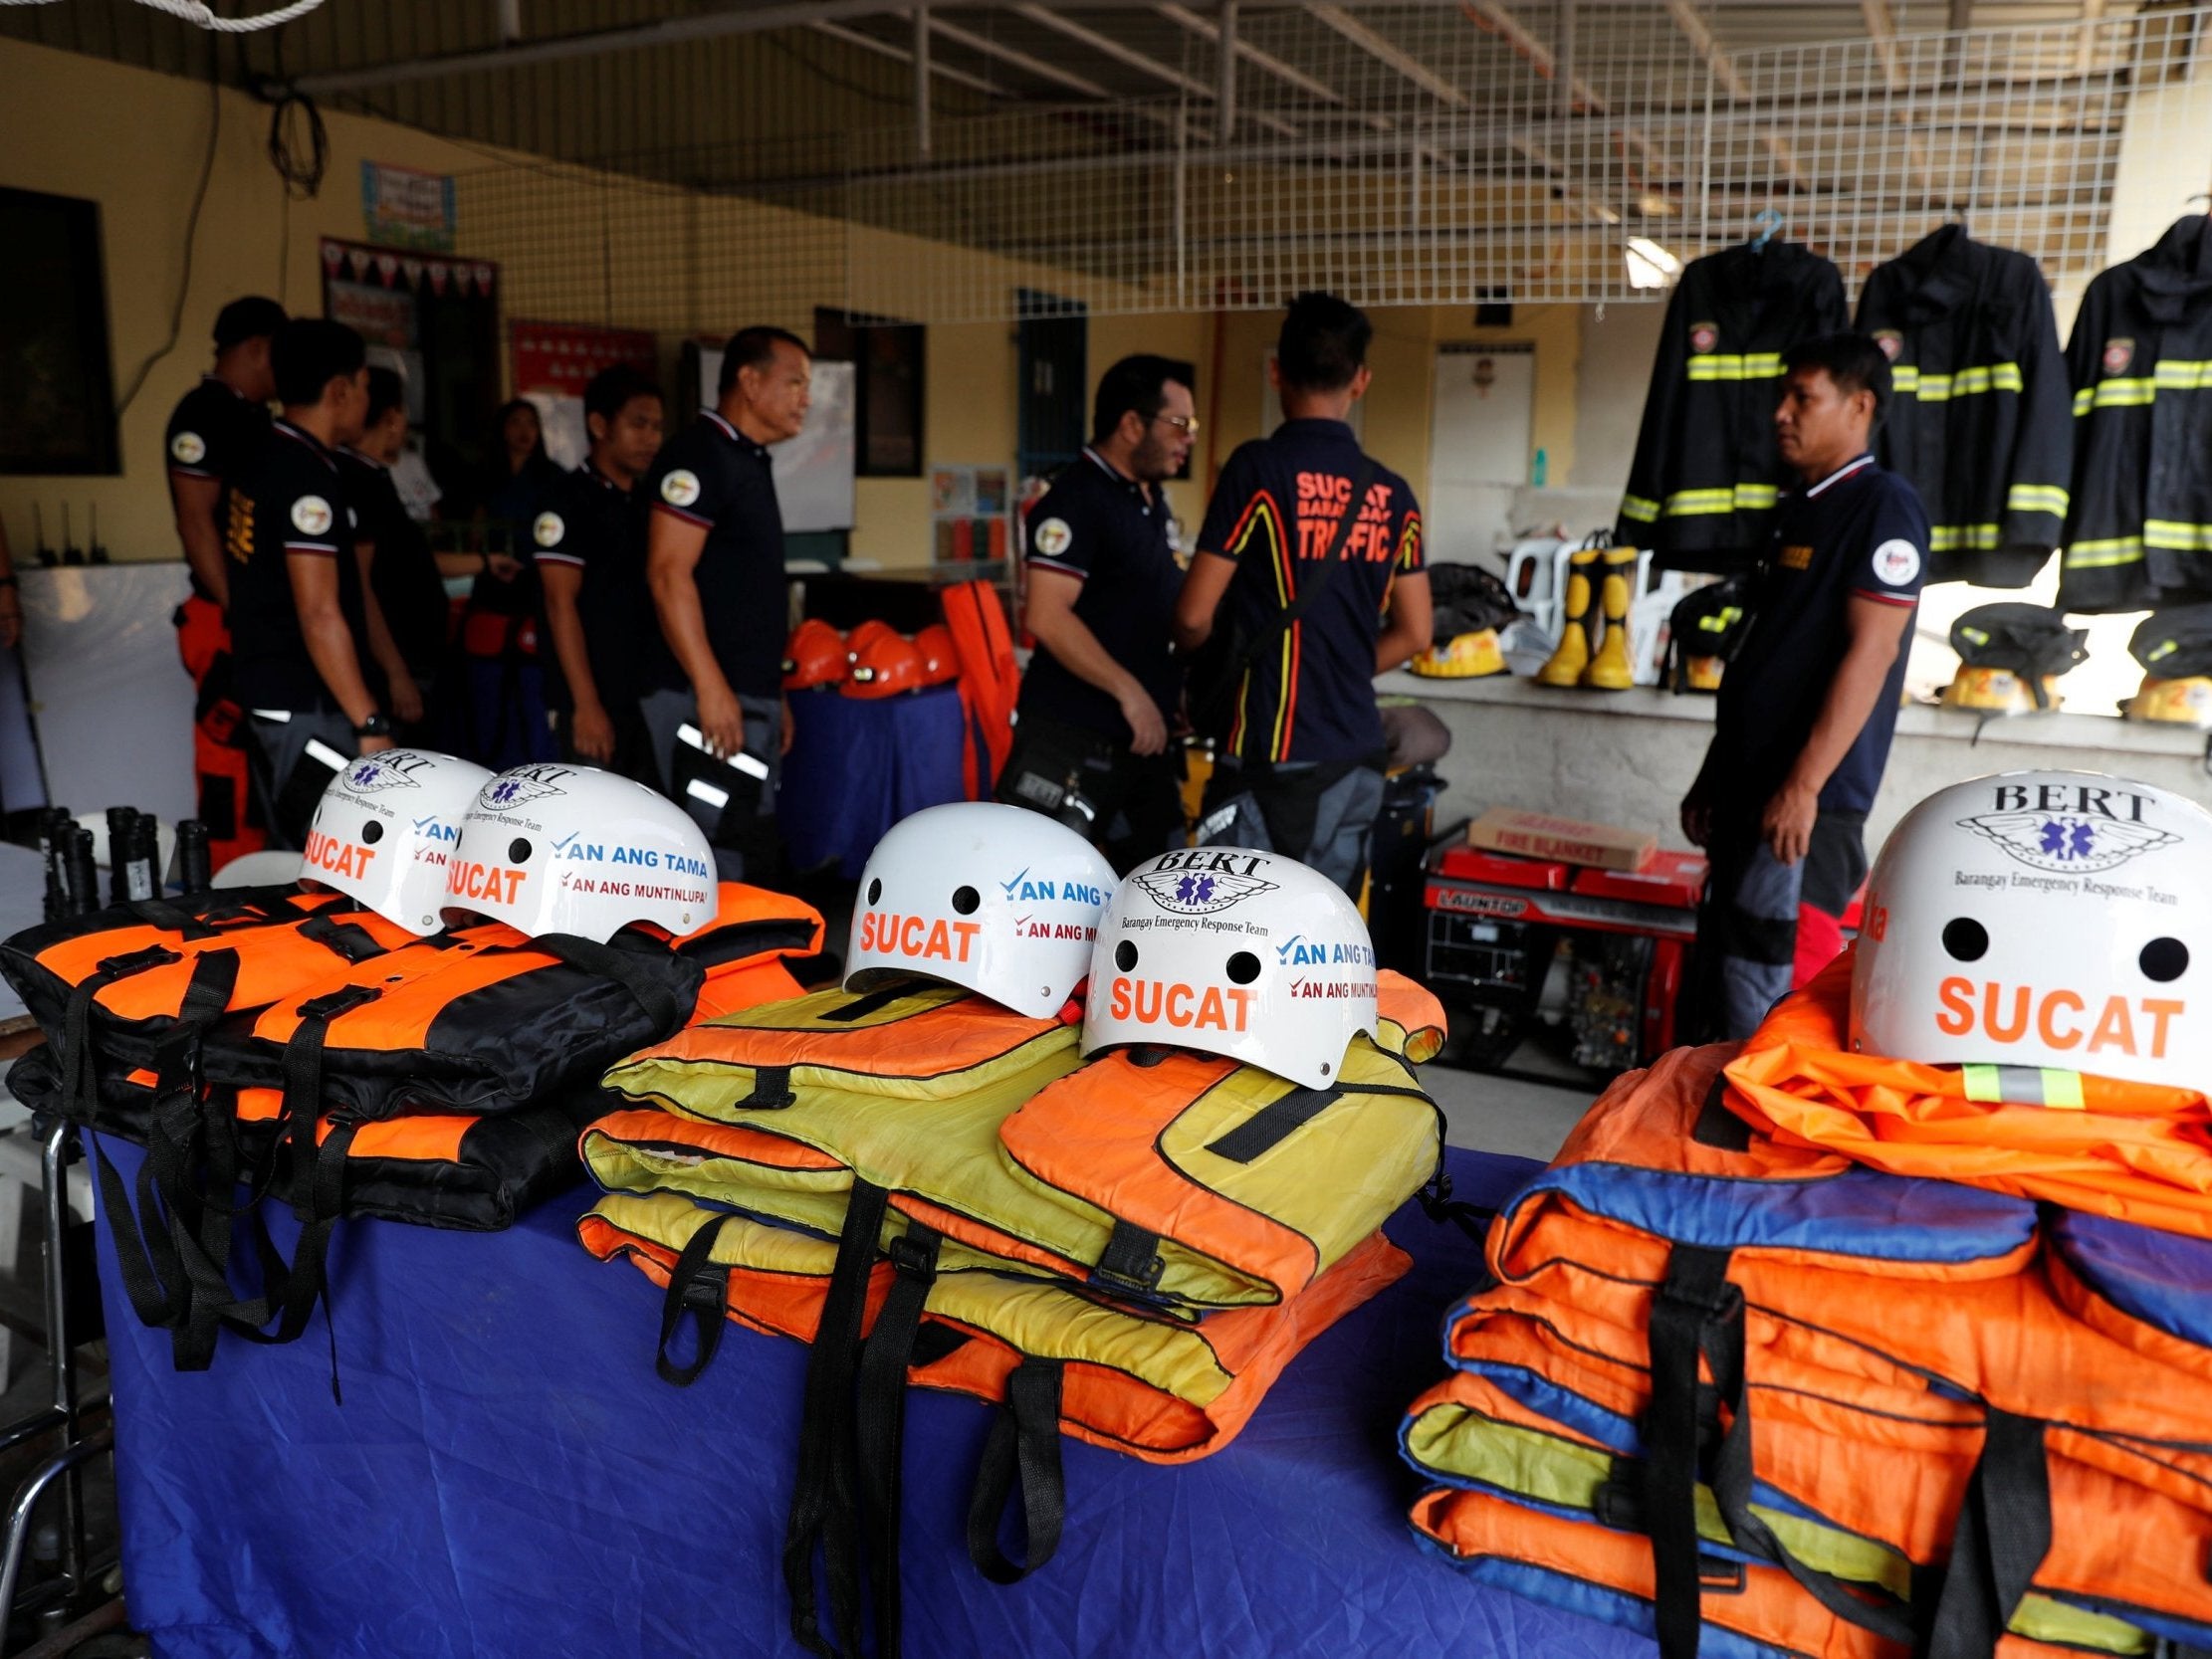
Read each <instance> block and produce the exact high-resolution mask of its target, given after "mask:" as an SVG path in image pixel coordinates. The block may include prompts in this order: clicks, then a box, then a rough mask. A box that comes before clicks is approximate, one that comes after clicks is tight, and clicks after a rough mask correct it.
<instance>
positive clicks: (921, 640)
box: [914, 622, 960, 686]
mask: <svg viewBox="0 0 2212 1659" xmlns="http://www.w3.org/2000/svg"><path fill="white" fill-rule="evenodd" d="M914 645H915V648H916V649H917V650H919V651H920V652H921V653H922V684H924V685H925V686H950V685H951V684H952V683H953V682H954V681H955V680H958V679H959V678H960V647H959V646H958V645H956V644H954V642H953V631H952V629H950V628H948V627H946V626H945V624H944V623H942V622H932V623H931V624H930V625H929V626H928V627H926V628H924V629H923V630H921V632H919V633H917V634H916V635H915V636H914Z"/></svg>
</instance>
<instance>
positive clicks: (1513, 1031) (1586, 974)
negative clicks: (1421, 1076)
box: [1422, 843, 1705, 1072]
mask: <svg viewBox="0 0 2212 1659" xmlns="http://www.w3.org/2000/svg"><path fill="white" fill-rule="evenodd" d="M1704 885H1705V861H1704V859H1703V858H1701V857H1700V856H1699V855H1697V854H1695V853H1677V852H1666V851H1656V852H1653V853H1651V854H1650V855H1648V856H1647V858H1646V859H1645V861H1644V864H1643V867H1642V868H1641V869H1637V870H1601V869H1597V868H1595V867H1592V866H1588V865H1577V864H1571V863H1568V862H1567V861H1566V860H1564V859H1549V858H1521V857H1516V856H1514V855H1512V854H1508V853H1497V852H1491V851H1488V850H1486V849H1484V848H1480V847H1472V846H1467V845H1464V844H1459V843H1450V844H1442V845H1438V846H1437V847H1435V848H1433V849H1432V850H1431V851H1430V854H1429V858H1428V861H1427V879H1426V882H1425V884H1424V886H1423V890H1422V901H1423V908H1424V910H1425V912H1426V917H1427V923H1428V937H1427V954H1426V958H1425V962H1424V966H1425V969H1426V971H1425V974H1424V978H1425V980H1426V982H1427V983H1428V984H1429V985H1430V987H1431V988H1432V989H1434V990H1435V991H1436V993H1437V995H1438V997H1440V998H1442V999H1443V1000H1444V1002H1445V1003H1446V1005H1449V1006H1452V1012H1453V1018H1452V1025H1453V1027H1454V1028H1455V1029H1457V1028H1461V1027H1464V1028H1465V1029H1466V1030H1467V1032H1468V1033H1469V1050H1468V1053H1467V1055H1466V1063H1467V1064H1469V1065H1473V1066H1476V1067H1478V1068H1482V1069H1486V1070H1487V1069H1493V1068H1495V1067H1498V1066H1501V1065H1503V1064H1504V1062H1505V1059H1506V1057H1507V1056H1508V1055H1510V1054H1511V1053H1512V1051H1513V1050H1514V1048H1516V1047H1517V1046H1518V1045H1519V1043H1520V1041H1521V1039H1522V1038H1523V1037H1524V1036H1526V1035H1527V1034H1528V1033H1529V1030H1530V1029H1531V1027H1532V1026H1533V1025H1534V1024H1535V1022H1536V1020H1537V1018H1538V1016H1539V1009H1540V1008H1542V1010H1543V1011H1544V1012H1546V1013H1551V1012H1559V1013H1563V1015H1564V1019H1565V1024H1566V1026H1567V1028H1568V1030H1569V1031H1570V1032H1571V1034H1572V1036H1573V1039H1574V1050H1573V1057H1574V1060H1575V1062H1576V1064H1578V1065H1582V1066H1588V1067H1591V1068H1593V1069H1595V1070H1599V1071H1605V1072H1620V1071H1626V1070H1628V1069H1629V1068H1630V1067H1633V1066H1643V1065H1649V1064H1650V1063H1651V1062H1652V1061H1653V1060H1656V1059H1657V1058H1658V1057H1659V1055H1660V1054H1662V1053H1663V1052H1665V1051H1666V1050H1667V1049H1669V1048H1672V1047H1673V1046H1674V1041H1675V1039H1674V999H1675V996H1676V994H1677V993H1678V992H1679V990H1680V989H1681V985H1682V981H1683V977H1684V970H1685V968H1686V967H1687V964H1688V958H1689V948H1690V942H1691V940H1692V939H1694V938H1695V936H1696V933H1697V900H1698V895H1699V894H1700V893H1701V892H1702V891H1703V889H1704ZM1555 963H1557V964H1559V966H1560V967H1561V968H1562V969H1563V971H1564V982H1563V984H1562V982H1561V980H1560V978H1559V975H1558V974H1556V973H1555V971H1554V965H1555ZM1547 987H1548V993H1547ZM1562 997H1563V999H1564V1001H1563V1006H1562ZM1461 1009H1464V1010H1465V1011H1466V1017H1465V1018H1464V1019H1462V1018H1461V1017H1460V1010H1461Z"/></svg>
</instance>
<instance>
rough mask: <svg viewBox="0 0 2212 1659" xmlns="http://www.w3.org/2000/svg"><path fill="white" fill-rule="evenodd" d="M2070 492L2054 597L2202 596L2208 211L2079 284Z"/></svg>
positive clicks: (2209, 329) (2090, 603)
mask: <svg viewBox="0 0 2212 1659" xmlns="http://www.w3.org/2000/svg"><path fill="white" fill-rule="evenodd" d="M2066 362H2067V373H2068V376H2069V378H2070V379H2071V380H2072V381H2073V382H2074V495H2073V501H2072V504H2071V508H2072V510H2071V513H2070V515H2069V517H2068V518H2067V526H2066V553H2065V557H2064V560H2063V563H2062V565H2061V575H2060V580H2059V608H2060V609H2061V610H2068V611H2132V610H2141V609H2142V608H2144V607H2145V606H2159V605H2164V604H2167V603H2173V602H2181V601H2186V600H2189V599H2201V598H2205V597H2208V596H2212V219H2207V218H2206V217H2205V216H2204V215H2201V214H2197V215H2192V216H2190V217H2189V218H2186V219H2181V220H2178V221H2176V223H2175V224H2174V225H2173V226H2172V228H2171V229H2169V230H2168V231H2167V232H2166V234H2165V235H2164V236H2162V237H2160V238H2159V239H2158V243H2157V246H2155V247H2153V248H2150V249H2148V250H2147V251H2145V252H2143V253H2140V254H2137V255H2136V256H2135V257H2134V258H2133V259H2131V260H2129V261H2127V263H2126V264H2124V265H2116V266H2114V267H2113V268H2112V269H2111V270H2109V271H2106V272H2105V273H2103V274H2102V275H2101V276H2100V277H2098V278H2097V280H2096V281H2094V282H2092V283H2091V284H2090V287H2089V292H2088V293H2087V294H2086V295H2084V296H2083V299H2082V310H2081V312H2080V313H2079V314H2078V315H2077V316H2076V317H2075V320H2074V337H2073V339H2072V340H2071V341H2070V342H2069V343H2068V345H2067V352H2066Z"/></svg>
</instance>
